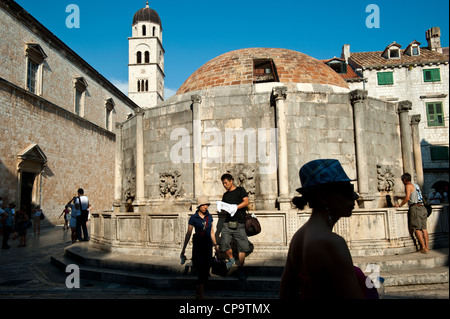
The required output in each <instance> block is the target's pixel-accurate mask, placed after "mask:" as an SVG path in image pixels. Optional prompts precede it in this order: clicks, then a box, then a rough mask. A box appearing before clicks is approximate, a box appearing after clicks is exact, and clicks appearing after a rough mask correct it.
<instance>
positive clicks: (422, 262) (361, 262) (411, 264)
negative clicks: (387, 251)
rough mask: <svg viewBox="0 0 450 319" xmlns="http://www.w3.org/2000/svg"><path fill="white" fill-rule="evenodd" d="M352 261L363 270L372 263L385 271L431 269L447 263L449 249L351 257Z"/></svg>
mask: <svg viewBox="0 0 450 319" xmlns="http://www.w3.org/2000/svg"><path fill="white" fill-rule="evenodd" d="M353 263H354V264H355V266H358V267H359V268H361V270H363V271H365V269H366V268H368V265H373V264H376V265H378V266H379V267H380V270H381V271H385V272H389V271H396V270H399V271H402V270H409V269H432V268H435V267H440V266H448V265H449V249H448V248H439V249H432V250H430V251H429V253H428V254H422V253H420V252H414V253H409V254H398V255H388V256H364V257H353ZM369 268H370V267H369Z"/></svg>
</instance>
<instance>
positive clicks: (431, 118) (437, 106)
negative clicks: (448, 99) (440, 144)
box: [426, 102, 445, 127]
mask: <svg viewBox="0 0 450 319" xmlns="http://www.w3.org/2000/svg"><path fill="white" fill-rule="evenodd" d="M426 107H427V121H428V126H429V127H432V126H445V121H444V108H443V106H442V102H429V103H427V104H426Z"/></svg>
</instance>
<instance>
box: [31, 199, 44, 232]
mask: <svg viewBox="0 0 450 319" xmlns="http://www.w3.org/2000/svg"><path fill="white" fill-rule="evenodd" d="M33 214H34V235H36V231H37V234H38V235H40V234H41V220H42V219H43V216H44V213H43V212H42V209H41V206H40V205H37V206H36V207H35V209H34V210H33Z"/></svg>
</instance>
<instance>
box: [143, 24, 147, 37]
mask: <svg viewBox="0 0 450 319" xmlns="http://www.w3.org/2000/svg"><path fill="white" fill-rule="evenodd" d="M146 35H147V28H146V26H145V25H143V26H142V36H143V37H145V36H146Z"/></svg>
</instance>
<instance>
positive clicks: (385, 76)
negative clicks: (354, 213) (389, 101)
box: [377, 72, 394, 85]
mask: <svg viewBox="0 0 450 319" xmlns="http://www.w3.org/2000/svg"><path fill="white" fill-rule="evenodd" d="M377 77H378V85H392V84H394V73H393V72H378V73H377Z"/></svg>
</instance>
